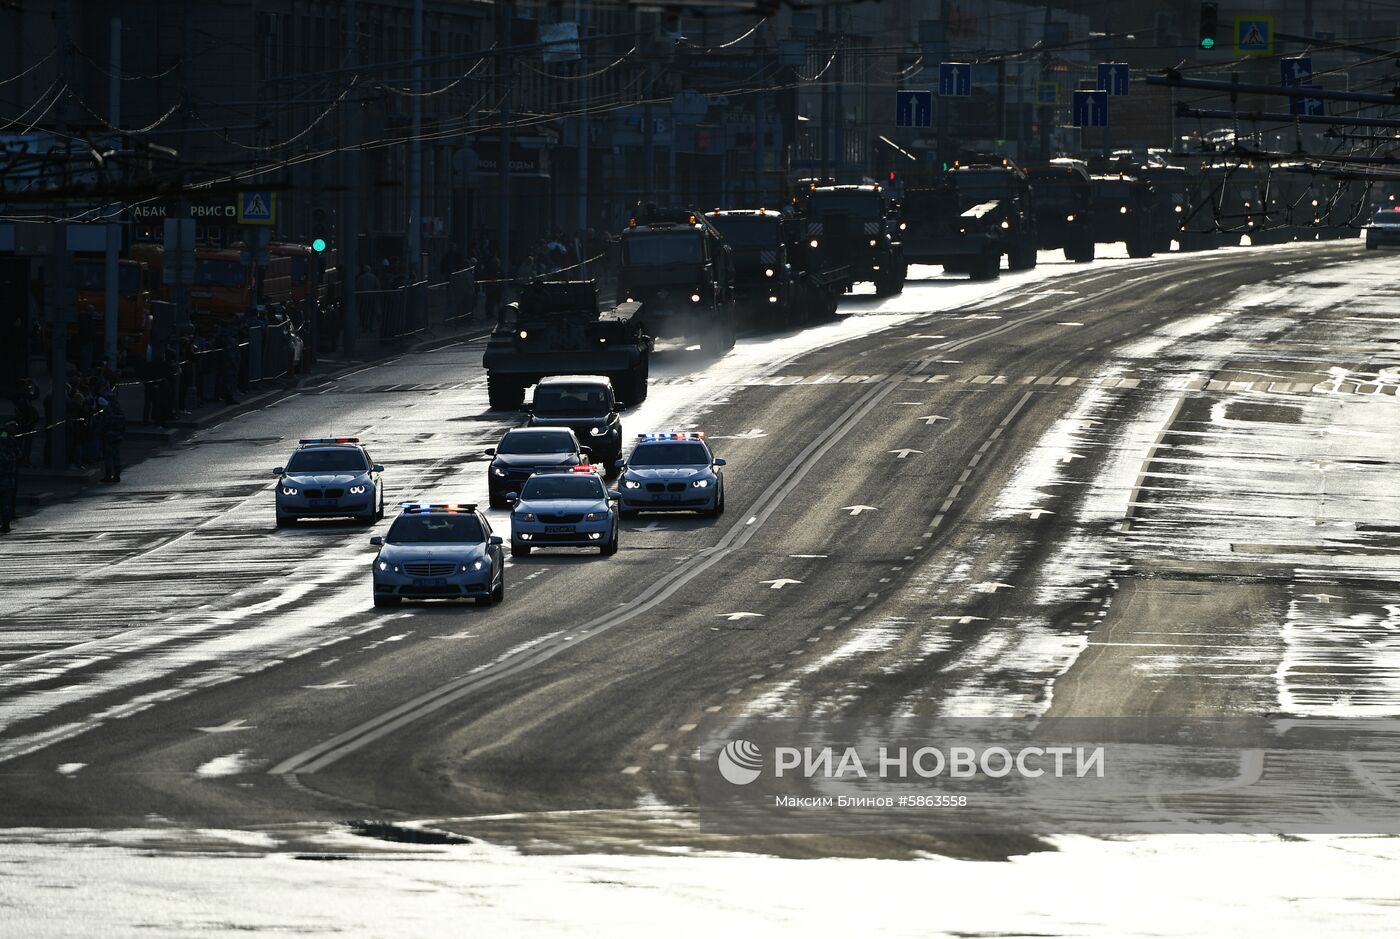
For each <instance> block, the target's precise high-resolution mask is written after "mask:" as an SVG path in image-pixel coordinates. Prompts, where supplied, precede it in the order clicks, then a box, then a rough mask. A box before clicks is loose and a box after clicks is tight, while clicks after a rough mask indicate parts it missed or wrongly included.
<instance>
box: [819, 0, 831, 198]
mask: <svg viewBox="0 0 1400 939" xmlns="http://www.w3.org/2000/svg"><path fill="white" fill-rule="evenodd" d="M831 41H832V39H831V4H829V3H824V4H822V47H821V48H822V49H823V50H825V48H826V45H825V44H826V43H829V42H831ZM828 64H830V60H828ZM826 68H827V66H822V70H823V71H825V70H826ZM821 83H822V85H821V88H822V131H821V133H822V141H821V142H822V182H826V181H827V180H828V179H830V178H831V82H829V81H827V77H826V76H825V75H822V76H821Z"/></svg>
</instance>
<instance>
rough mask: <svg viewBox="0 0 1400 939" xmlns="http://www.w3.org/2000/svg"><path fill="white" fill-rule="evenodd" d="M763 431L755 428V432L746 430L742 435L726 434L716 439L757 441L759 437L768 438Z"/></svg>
mask: <svg viewBox="0 0 1400 939" xmlns="http://www.w3.org/2000/svg"><path fill="white" fill-rule="evenodd" d="M767 436H768V435H767V434H765V433H764V432H763V431H761V430H759V429H758V428H757V427H755V428H754V429H753V430H746V431H744V432H743V433H742V434H724V435H722V436H719V437H715V438H714V439H715V440H757V439H758V438H759V437H767Z"/></svg>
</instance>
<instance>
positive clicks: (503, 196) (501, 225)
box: [496, 0, 514, 302]
mask: <svg viewBox="0 0 1400 939" xmlns="http://www.w3.org/2000/svg"><path fill="white" fill-rule="evenodd" d="M510 8H511V2H510V0H497V3H496V48H497V50H499V51H497V53H496V79H497V81H499V82H500V83H501V107H500V117H501V129H500V132H499V133H498V134H497V135H496V139H497V140H498V141H499V142H500V147H499V149H498V150H497V151H496V179H497V183H498V189H499V192H498V193H497V196H498V197H499V199H500V203H499V209H498V214H499V216H500V217H499V218H498V219H497V226H498V227H497V233H496V241H497V242H498V245H499V247H500V256H501V281H502V286H501V300H502V301H503V302H504V301H505V300H506V299H507V298H506V292H505V284H508V283H509V282H510V96H511V92H512V91H513V90H514V88H513V82H512V80H511V78H512V76H511V74H510V56H509V55H508V54H507V53H506V48H507V47H509V46H510V22H511V9H510Z"/></svg>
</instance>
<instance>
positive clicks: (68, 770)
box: [58, 763, 87, 776]
mask: <svg viewBox="0 0 1400 939" xmlns="http://www.w3.org/2000/svg"><path fill="white" fill-rule="evenodd" d="M84 766H87V764H86V763H60V764H58V772H59V773H60V774H61V775H63V776H72V775H74V774H75V773H77V772H78V770H80V769H82V768H83V767H84Z"/></svg>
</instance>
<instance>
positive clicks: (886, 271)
mask: <svg viewBox="0 0 1400 939" xmlns="http://www.w3.org/2000/svg"><path fill="white" fill-rule="evenodd" d="M801 208H802V213H803V216H804V221H805V224H806V229H807V230H806V232H805V235H806V238H807V246H808V248H809V257H811V258H812V260H813V263H814V265H817V266H836V265H842V266H846V267H848V268H849V276H848V285H847V289H849V288H850V285H853V284H855V283H857V282H860V281H865V282H868V283H872V284H874V285H875V294H876V296H881V297H884V296H890V295H891V294H896V293H899V292H900V291H902V290H903V289H904V281H905V278H906V277H907V276H908V273H909V266H908V264H907V263H906V261H905V259H904V246H903V244H902V242H901V239H900V230H899V228H898V212H897V210H896V208H895V206H894V204H893V203H892V202H891V200H890V197H889V193H887V192H886V191H885V190H884V188H883V187H881V186H880V185H879V184H878V183H860V184H846V185H826V186H821V185H816V184H811V185H809V187H808V189H807V190H806V194H805V197H804V198H803V200H802V202H801Z"/></svg>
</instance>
